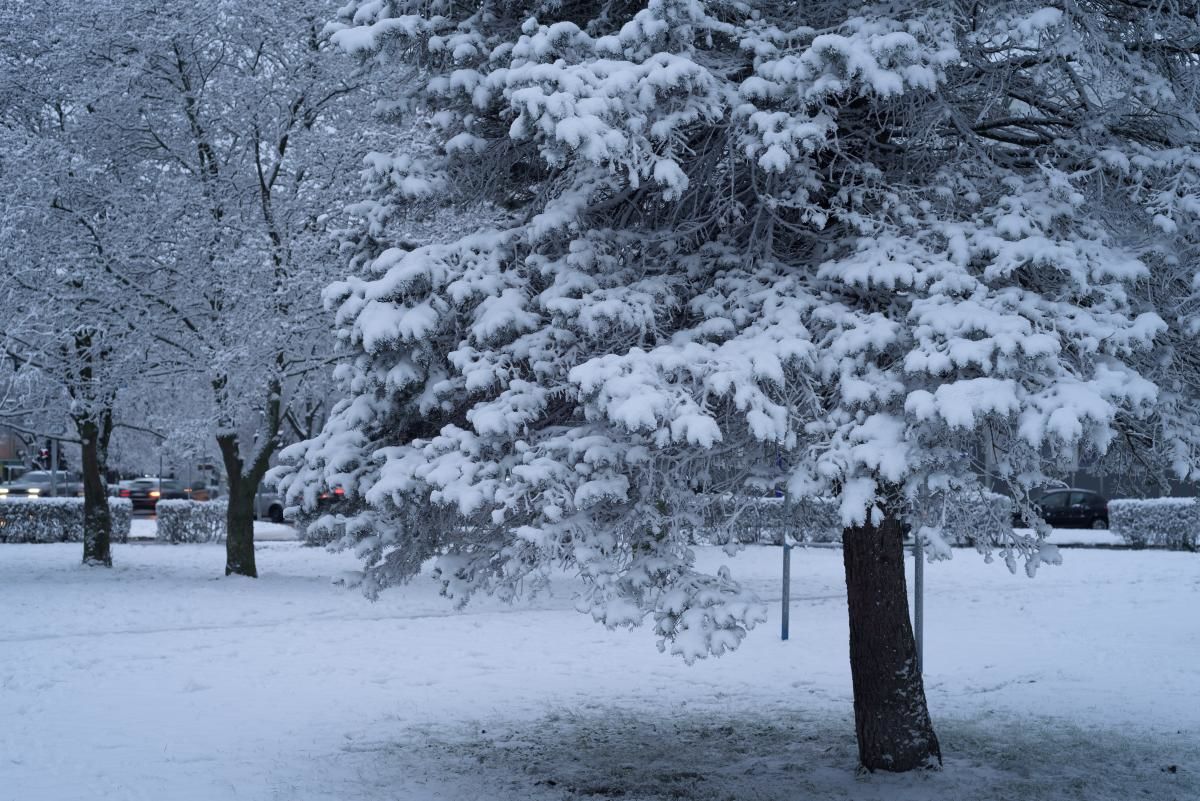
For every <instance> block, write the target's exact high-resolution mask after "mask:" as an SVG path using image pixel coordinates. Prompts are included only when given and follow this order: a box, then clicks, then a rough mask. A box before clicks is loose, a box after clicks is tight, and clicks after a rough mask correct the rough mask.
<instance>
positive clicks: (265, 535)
mask: <svg viewBox="0 0 1200 801" xmlns="http://www.w3.org/2000/svg"><path fill="white" fill-rule="evenodd" d="M157 536H158V521H157V520H156V519H155V518H153V517H134V518H133V519H132V520H130V521H129V538H130V539H131V540H152V539H154V538H155V537H157ZM294 539H296V529H294V528H292V527H291V526H287V525H284V524H282V523H272V522H270V521H268V520H255V521H254V541H255V542H286V541H288V540H294Z"/></svg>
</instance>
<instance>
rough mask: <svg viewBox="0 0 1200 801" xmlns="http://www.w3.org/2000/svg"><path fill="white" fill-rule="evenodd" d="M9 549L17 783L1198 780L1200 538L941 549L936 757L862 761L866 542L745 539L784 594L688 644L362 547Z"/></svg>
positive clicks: (526, 786) (606, 785)
mask: <svg viewBox="0 0 1200 801" xmlns="http://www.w3.org/2000/svg"><path fill="white" fill-rule="evenodd" d="M114 555H115V559H116V564H117V566H116V567H115V568H113V569H112V570H111V571H109V570H102V569H95V568H91V569H85V568H82V567H80V566H78V565H77V562H78V559H79V545H78V544H65V545H57V544H56V545H5V546H2V547H0V609H2V610H3V613H2V614H0V799H4V801H8V800H9V799H12V800H13V801H18V800H19V801H30V800H31V799H99V798H114V799H154V801H163V800H174V799H204V800H209V799H211V800H213V801H218V800H220V799H235V798H236V799H262V800H263V801H267V800H268V799H329V800H331V801H332V799H337V801H359V800H360V799H372V800H374V799H379V800H380V801H382V800H383V799H388V801H409V800H412V799H445V800H446V801H460V800H464V801H465V800H466V799H537V800H539V801H540V800H542V799H546V800H549V799H595V800H597V801H603V799H617V798H619V799H624V800H629V799H704V800H705V801H707V800H708V799H713V800H714V801H717V800H720V801H727V800H729V801H756V800H760V799H771V800H772V801H774V800H775V799H778V800H779V801H783V800H784V799H788V800H789V801H790V799H880V801H883V800H884V799H912V800H915V799H939V800H940V799H946V800H947V801H948V800H949V799H954V800H955V801H960V800H961V801H969V800H970V799H1055V800H1056V801H1057V800H1058V799H1087V800H1088V801H1094V800H1095V799H1114V800H1115V799H1121V801H1126V800H1127V799H1133V798H1147V799H1155V800H1156V801H1158V800H1159V799H1162V800H1164V801H1168V800H1169V799H1175V800H1176V801H1192V800H1194V799H1196V798H1200V735H1198V732H1200V700H1198V699H1200V614H1198V611H1200V557H1197V556H1196V555H1193V554H1184V553H1168V552H1159V551H1091V550H1077V551H1070V552H1067V553H1065V564H1064V565H1062V566H1061V567H1057V568H1043V570H1042V571H1041V573H1040V574H1039V575H1038V577H1037V578H1036V579H1033V580H1030V579H1028V578H1026V577H1025V576H1024V575H1023V574H1022V575H1016V576H1013V575H1010V574H1009V573H1008V572H1007V571H1006V570H1005V569H1004V568H1003V567H1002V566H1001V565H1000V564H991V565H986V564H984V563H983V561H982V559H981V558H980V557H978V556H977V555H976V554H975V553H974V552H972V551H958V552H956V553H955V558H954V560H953V561H951V562H949V563H939V564H935V565H931V566H930V567H929V569H928V570H927V571H926V577H927V582H928V590H929V594H928V597H927V629H926V635H925V638H926V668H927V684H928V693H929V702H930V707H931V711H932V714H933V716H934V720H935V724H936V725H937V727H938V731H939V734H940V736H941V739H942V746H943V750H944V752H945V754H946V767H945V770H943V771H941V772H934V773H926V774H916V775H903V776H891V775H878V774H877V775H868V776H856V775H855V771H854V768H855V745H854V739H853V728H852V722H851V702H850V682H849V671H848V667H847V663H846V639H847V631H846V612H845V604H844V600H843V597H844V590H843V586H842V577H841V562H840V559H841V555H840V553H839V552H837V551H834V550H828V549H821V550H817V549H812V550H805V551H797V552H795V554H794V557H793V563H792V575H793V588H792V592H793V605H792V610H791V612H792V614H791V621H792V636H791V640H790V641H788V642H781V641H780V640H779V636H778V635H779V632H778V611H779V610H778V598H779V596H780V588H779V584H778V574H779V567H780V553H779V549H777V548H771V547H761V548H752V549H749V550H747V551H746V552H744V553H742V554H740V555H739V556H738V557H736V558H734V559H732V560H731V559H729V558H728V557H727V556H725V555H724V554H723V553H721V552H720V551H718V550H707V549H706V550H703V551H702V552H701V560H702V561H703V562H705V563H706V564H709V565H712V564H714V563H717V562H726V563H728V564H729V565H730V566H731V568H732V569H733V571H734V573H735V575H738V576H741V577H743V578H746V579H748V580H749V582H750V583H751V584H752V585H753V586H754V587H755V588H756V589H757V590H758V591H759V592H760V594H761V595H762V596H763V597H764V598H766V599H774V601H775V603H774V604H773V605H772V606H771V616H772V617H771V621H770V622H769V623H768V624H767V625H765V626H764V627H762V628H760V629H759V630H756V631H755V632H754V633H753V634H752V635H751V637H750V638H749V639H748V640H747V642H746V644H745V645H744V646H743V647H742V649H741V650H739V651H738V652H736V653H734V654H732V655H728V656H725V657H722V658H720V659H716V660H709V661H707V662H703V663H699V664H696V665H694V666H692V667H688V666H686V665H684V664H682V663H680V662H679V661H677V660H676V659H674V658H672V657H670V656H665V655H661V654H659V653H658V652H657V651H656V649H655V647H654V643H653V639H652V636H651V635H650V634H649V633H648V632H646V631H635V632H632V633H630V632H610V631H607V630H605V629H603V628H601V627H600V626H598V625H596V624H594V623H592V622H591V620H590V619H589V618H587V617H585V616H583V615H580V614H578V613H577V612H575V611H573V610H572V600H571V595H572V592H573V589H574V584H573V582H572V580H570V579H568V578H566V577H564V578H562V579H561V580H559V581H556V582H555V583H554V585H553V592H552V594H551V595H548V596H543V597H540V598H537V599H535V600H533V601H532V602H526V603H523V604H521V605H519V606H517V607H515V608H514V607H506V606H503V605H500V604H498V603H496V602H494V601H491V600H488V599H484V600H482V601H481V602H479V603H477V604H472V606H470V607H468V608H467V609H466V610H463V611H458V610H455V609H453V608H452V607H450V606H448V605H447V603H446V602H445V601H444V599H441V598H439V597H438V596H437V593H436V587H435V586H434V585H433V583H432V582H429V581H419V582H418V583H416V584H413V585H411V586H409V587H406V588H403V589H400V590H395V591H391V592H389V593H386V594H385V595H384V596H383V598H382V599H381V600H380V601H379V602H378V603H375V604H372V603H369V602H368V601H366V600H364V599H363V598H362V597H361V595H359V594H358V592H357V591H355V590H346V589H343V588H341V587H338V586H334V585H332V584H331V583H330V577H332V576H335V575H337V574H338V573H340V572H341V571H343V570H346V569H350V568H352V567H353V566H354V562H353V559H352V558H351V557H350V556H348V555H344V554H336V555H335V554H328V553H325V552H323V551H321V550H315V549H307V548H303V547H300V546H299V545H297V544H295V543H282V542H281V543H269V544H264V545H262V546H260V549H259V554H258V564H259V569H260V571H261V572H262V578H260V579H258V580H257V581H256V580H251V579H242V578H224V577H222V576H221V575H220V574H221V568H222V565H223V563H224V562H223V560H224V549H223V547H222V546H220V545H191V546H161V545H145V544H135V543H131V544H129V545H118V546H116V547H115V554H114Z"/></svg>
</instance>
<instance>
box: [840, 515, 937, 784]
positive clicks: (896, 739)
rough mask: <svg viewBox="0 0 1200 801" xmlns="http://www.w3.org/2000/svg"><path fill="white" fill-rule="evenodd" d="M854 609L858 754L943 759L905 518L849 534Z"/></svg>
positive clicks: (917, 764) (884, 760) (923, 763)
mask: <svg viewBox="0 0 1200 801" xmlns="http://www.w3.org/2000/svg"><path fill="white" fill-rule="evenodd" d="M842 554H843V558H844V559H845V563H846V598H847V602H848V606H849V610H850V673H851V676H852V678H853V681H854V728H855V732H856V733H857V735H858V757H859V760H860V761H861V762H862V765H863V767H865V768H867V769H868V770H889V771H906V770H913V769H914V768H921V767H931V766H933V765H935V764H938V765H940V764H941V761H942V752H941V748H940V747H939V746H938V740H937V735H935V734H934V732H933V723H932V721H930V719H929V708H928V706H927V705H926V703H925V686H924V682H923V680H922V677H921V672H920V670H919V669H918V668H917V646H916V642H915V640H914V639H913V630H912V624H911V623H910V622H909V619H908V589H907V586H906V584H905V581H904V543H903V535H902V533H901V528H900V521H899V519H898V518H896V517H895V516H889V517H888V518H887V519H885V520H884V521H883V523H882V524H881V525H879V526H873V525H869V524H868V525H865V526H858V527H853V528H848V529H846V530H845V532H844V533H843V535H842Z"/></svg>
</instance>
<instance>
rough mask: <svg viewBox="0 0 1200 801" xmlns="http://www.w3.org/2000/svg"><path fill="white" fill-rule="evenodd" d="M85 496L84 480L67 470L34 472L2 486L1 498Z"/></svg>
mask: <svg viewBox="0 0 1200 801" xmlns="http://www.w3.org/2000/svg"><path fill="white" fill-rule="evenodd" d="M81 495H83V478H82V477H81V476H80V475H79V474H78V473H71V472H68V471H66V470H58V471H54V472H52V471H50V470H33V471H30V472H28V473H26V474H25V475H23V476H21V477H20V478H18V479H17V480H16V481H11V482H9V483H8V484H5V485H4V486H0V498H49V497H51V496H58V497H60V498H63V497H66V498H71V497H78V496H81Z"/></svg>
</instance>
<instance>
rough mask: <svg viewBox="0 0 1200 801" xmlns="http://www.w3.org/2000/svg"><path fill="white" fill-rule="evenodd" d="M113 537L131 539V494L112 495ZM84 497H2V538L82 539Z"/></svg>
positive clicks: (109, 501) (74, 540)
mask: <svg viewBox="0 0 1200 801" xmlns="http://www.w3.org/2000/svg"><path fill="white" fill-rule="evenodd" d="M108 508H109V511H110V513H111V514H112V538H113V540H114V541H115V542H125V541H126V540H128V539H129V524H130V515H131V512H132V509H133V506H132V504H130V502H129V499H128V498H109V499H108ZM82 540H83V498H8V499H5V500H3V501H0V542H81V541H82Z"/></svg>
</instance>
